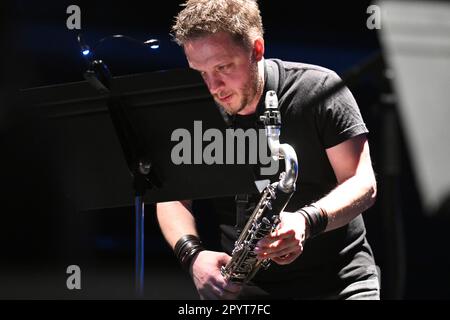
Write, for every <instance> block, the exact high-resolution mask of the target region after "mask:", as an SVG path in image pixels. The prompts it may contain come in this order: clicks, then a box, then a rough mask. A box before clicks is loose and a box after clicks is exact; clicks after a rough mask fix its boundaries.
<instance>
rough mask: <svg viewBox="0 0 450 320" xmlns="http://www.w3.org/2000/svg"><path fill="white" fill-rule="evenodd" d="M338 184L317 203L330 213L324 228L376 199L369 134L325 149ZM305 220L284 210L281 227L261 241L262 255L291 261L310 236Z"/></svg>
mask: <svg viewBox="0 0 450 320" xmlns="http://www.w3.org/2000/svg"><path fill="white" fill-rule="evenodd" d="M326 152H327V155H328V159H329V161H330V163H331V166H332V167H333V170H334V173H335V175H336V179H337V183H338V185H337V186H336V188H335V189H333V190H332V191H331V192H330V193H329V194H328V195H326V196H325V197H323V198H321V199H320V200H318V201H317V202H316V205H318V206H319V207H321V208H322V209H324V210H325V211H326V212H327V214H328V225H327V228H326V230H325V231H330V230H333V229H337V228H339V227H342V226H344V225H346V224H347V223H349V222H350V221H351V220H352V219H353V218H355V217H356V216H357V215H359V214H361V213H362V212H363V211H364V210H366V209H367V208H369V207H370V206H372V205H373V203H374V202H375V197H376V181H375V174H374V172H373V169H372V163H371V160H370V153H369V145H368V142H367V137H366V136H365V135H360V136H357V137H354V138H351V139H349V140H346V141H344V142H342V143H340V144H338V145H337V146H334V147H332V148H329V149H327V150H326ZM307 229H308V228H307V227H306V223H305V219H304V218H303V216H302V215H300V214H298V213H297V212H282V213H281V223H280V228H279V229H278V230H277V232H275V234H274V235H272V236H270V237H266V238H265V239H263V240H261V241H260V242H259V244H258V248H259V249H258V251H257V252H258V253H259V257H260V258H270V259H272V260H274V261H275V262H276V263H278V264H289V263H291V262H293V261H294V260H295V259H296V258H297V257H298V256H299V255H300V254H301V253H302V252H303V242H304V239H305V238H307V237H308V234H307V232H308V230H307Z"/></svg>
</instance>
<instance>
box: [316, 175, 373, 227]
mask: <svg viewBox="0 0 450 320" xmlns="http://www.w3.org/2000/svg"><path fill="white" fill-rule="evenodd" d="M375 198H376V181H375V178H374V177H362V176H358V175H355V176H353V177H351V178H349V179H348V180H346V181H344V182H343V183H341V184H340V185H338V186H337V187H336V188H335V189H334V190H333V191H331V192H330V193H329V194H328V195H326V196H325V197H323V198H322V199H320V200H319V201H316V202H315V204H316V205H317V206H319V207H320V208H322V209H323V210H325V211H326V213H327V215H328V224H327V228H326V230H325V232H326V231H330V230H334V229H337V228H340V227H342V226H344V225H346V224H348V223H349V222H350V221H351V220H352V219H354V218H355V217H356V216H358V215H359V214H361V213H362V212H363V211H365V210H366V209H368V208H369V207H371V206H372V205H373V203H374V202H375Z"/></svg>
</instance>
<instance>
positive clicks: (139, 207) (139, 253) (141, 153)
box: [84, 60, 156, 297]
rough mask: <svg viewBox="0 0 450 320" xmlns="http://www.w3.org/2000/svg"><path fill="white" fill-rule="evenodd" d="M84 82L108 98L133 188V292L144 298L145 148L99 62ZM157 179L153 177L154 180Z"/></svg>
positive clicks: (147, 167)
mask: <svg viewBox="0 0 450 320" xmlns="http://www.w3.org/2000/svg"><path fill="white" fill-rule="evenodd" d="M84 77H85V79H86V80H87V81H88V82H89V83H90V84H91V85H92V86H93V87H94V88H96V89H97V91H98V92H99V93H101V94H107V95H108V99H107V106H108V111H109V114H110V116H111V120H112V122H113V126H114V129H115V131H116V133H117V137H118V138H119V142H120V144H121V147H122V151H123V154H124V157H125V160H126V162H127V165H128V168H129V170H130V173H131V175H132V176H133V188H134V191H135V193H134V194H135V199H134V200H135V201H134V205H135V232H136V234H135V235H136V239H135V240H136V241H135V289H136V294H137V296H139V297H143V295H144V258H145V257H144V215H145V210H144V201H143V197H144V195H145V193H146V190H148V189H150V188H151V187H152V185H153V184H152V183H151V182H150V180H151V176H153V174H152V173H151V163H150V161H149V160H148V159H149V158H148V156H147V155H146V153H145V148H144V146H143V142H142V140H141V139H140V137H139V136H138V135H137V134H136V132H135V130H134V129H133V127H132V125H131V122H130V120H129V117H128V115H127V113H126V110H125V108H124V104H123V102H122V101H120V97H118V96H114V95H113V93H112V91H111V80H112V76H111V74H110V72H109V70H108V68H107V66H106V65H105V64H104V63H103V61H102V60H94V61H92V63H91V64H90V67H89V69H88V70H87V71H86V72H85V73H84ZM154 179H156V178H155V177H154V176H153V180H154Z"/></svg>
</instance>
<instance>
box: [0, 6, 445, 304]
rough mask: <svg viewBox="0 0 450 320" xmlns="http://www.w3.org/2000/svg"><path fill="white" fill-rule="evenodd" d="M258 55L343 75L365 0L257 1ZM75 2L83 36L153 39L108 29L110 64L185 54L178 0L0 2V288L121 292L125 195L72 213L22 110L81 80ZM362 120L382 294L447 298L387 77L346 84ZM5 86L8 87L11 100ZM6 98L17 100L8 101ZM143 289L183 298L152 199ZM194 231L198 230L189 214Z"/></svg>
mask: <svg viewBox="0 0 450 320" xmlns="http://www.w3.org/2000/svg"><path fill="white" fill-rule="evenodd" d="M260 2H261V4H260V8H261V11H262V16H263V23H264V26H265V40H266V57H267V58H271V57H276V58H280V59H284V60H292V61H302V62H306V63H312V64H318V65H322V66H325V67H328V68H330V69H333V70H335V71H336V72H338V74H341V75H342V74H344V73H345V71H346V70H348V69H349V68H352V67H354V66H357V65H358V64H359V63H361V62H362V61H363V60H364V59H366V58H367V57H368V56H369V55H370V54H372V53H374V52H376V51H378V50H379V49H380V45H379V42H378V38H377V33H376V31H374V30H368V29H367V28H366V20H367V18H368V14H367V13H366V9H367V7H368V5H369V4H370V2H369V1H358V2H354V3H352V4H351V5H350V4H347V5H346V6H344V4H343V3H342V2H338V3H333V2H325V1H298V2H296V3H295V4H294V3H293V2H290V1H276V2H274V1H260ZM71 4H76V5H78V6H80V8H81V32H82V33H83V34H84V36H85V38H86V41H87V43H89V44H91V45H92V44H94V43H95V42H96V41H98V40H99V39H100V38H102V37H104V36H108V35H111V34H125V35H128V36H131V37H134V38H137V39H140V40H145V39H149V38H154V37H156V38H158V39H160V42H161V48H160V49H159V50H158V51H152V52H150V51H147V50H145V49H143V48H142V47H140V46H137V45H135V44H132V43H129V42H126V41H122V42H121V41H116V42H109V43H105V45H104V46H102V47H101V48H99V50H98V51H97V54H98V55H99V56H101V57H102V58H103V59H104V60H105V61H107V62H108V65H109V66H110V69H111V71H112V72H113V74H114V75H126V74H133V73H143V72H152V71H156V70H164V69H173V68H180V67H181V68H184V67H186V66H187V64H186V61H185V58H184V56H183V54H182V51H181V49H180V48H178V47H177V46H176V44H175V43H173V42H172V41H171V40H170V36H169V34H168V33H169V30H170V26H171V24H172V21H173V16H174V15H175V14H176V13H177V12H178V10H179V4H180V2H179V1H166V2H164V3H162V2H156V1H154V2H152V1H147V2H138V1H126V2H120V3H111V2H107V1H74V2H67V1H58V2H53V1H14V2H12V1H10V2H8V1H6V2H5V1H2V3H1V15H2V16H1V20H0V21H1V28H2V29H1V30H2V33H1V37H2V38H1V51H2V60H1V66H2V70H3V72H2V76H1V99H2V107H1V111H0V134H1V136H0V143H1V144H0V147H1V155H2V157H1V160H0V164H1V166H0V169H1V176H0V178H1V186H2V198H1V199H2V201H1V203H0V212H1V219H0V249H1V250H0V252H1V253H0V298H3V299H10V298H12V299H15V298H26V299H28V298H31V299H41V298H44V299H54V298H69V299H71V298H133V297H134V295H133V262H134V260H133V259H134V258H133V255H134V251H133V248H134V225H133V224H134V215H133V207H132V206H127V207H123V208H109V209H107V208H105V209H101V210H91V211H79V210H77V209H76V207H75V206H74V205H73V204H72V203H71V201H70V199H69V198H68V197H67V195H65V194H64V192H62V191H61V189H60V188H59V187H58V184H57V183H56V177H54V172H53V170H52V168H53V166H54V163H53V161H54V159H52V153H51V148H50V146H49V145H46V144H45V143H44V141H49V139H50V140H51V138H52V137H48V136H46V134H47V132H46V128H45V122H37V121H34V119H33V118H29V117H28V116H27V112H26V111H27V110H28V109H29V107H30V105H29V104H24V103H21V102H20V94H19V95H17V92H19V90H20V89H25V88H32V87H39V86H47V85H54V84H61V83H66V82H74V81H82V80H83V77H82V73H83V71H84V69H85V64H84V60H83V58H82V56H81V54H80V51H79V47H78V44H77V42H76V34H77V32H78V31H77V30H68V29H67V28H66V19H67V18H68V14H66V8H67V7H68V6H69V5H71ZM351 89H352V92H353V93H354V95H355V97H356V99H357V101H358V103H359V106H360V108H361V112H362V114H363V116H364V118H365V120H366V123H367V125H368V127H369V130H370V132H371V133H370V143H371V154H372V159H373V163H374V168H375V171H376V172H377V177H378V184H379V195H378V201H377V203H376V205H375V206H374V207H373V208H371V209H370V210H368V211H367V212H366V213H365V214H364V217H365V219H366V224H367V228H368V238H369V241H371V243H372V246H373V249H374V251H375V256H376V259H377V262H378V264H379V265H380V267H381V270H382V285H383V286H382V295H383V298H385V299H402V298H405V299H448V298H449V297H450V274H449V272H448V270H450V257H449V253H448V252H449V250H448V249H447V248H446V245H445V243H446V242H447V241H446V238H445V234H446V233H445V231H446V230H447V228H448V226H449V215H448V214H444V213H438V214H435V215H432V216H429V215H426V214H425V212H424V211H423V209H422V206H421V203H420V197H419V194H418V192H417V185H416V181H415V174H414V172H413V171H412V170H411V166H410V159H409V155H408V150H407V148H406V147H405V143H404V138H405V137H403V134H402V130H401V119H398V118H397V113H396V107H395V104H393V105H392V104H386V103H381V102H380V97H381V96H382V95H383V94H384V95H386V94H389V92H390V91H389V85H388V83H386V82H385V81H383V79H382V77H380V75H379V74H369V75H364V76H363V77H361V79H360V80H359V81H358V83H357V84H356V85H355V86H354V87H352V88H351ZM17 98H19V99H17ZM18 101H19V102H18ZM146 209H147V212H146V220H145V227H146V252H145V253H146V295H145V297H146V298H151V299H177V298H179V299H184V298H186V299H191V298H195V297H196V296H195V290H194V288H193V286H192V284H191V282H190V279H189V278H188V276H187V275H185V274H184V273H182V271H181V269H180V268H179V266H178V265H177V262H176V260H175V258H174V257H173V254H172V252H171V250H170V249H169V247H168V246H167V245H166V243H165V242H164V240H163V238H162V235H161V234H160V231H159V227H158V226H157V223H156V220H155V218H154V208H153V206H152V205H147V207H146ZM199 228H200V230H201V232H202V233H203V234H204V237H205V239H208V237H210V236H211V234H210V233H208V229H207V228H205V227H204V226H202V225H200V226H199ZM72 264H75V265H79V266H80V267H81V269H82V290H80V291H69V290H67V288H66V285H65V281H66V278H67V276H68V275H67V274H66V268H67V266H69V265H72Z"/></svg>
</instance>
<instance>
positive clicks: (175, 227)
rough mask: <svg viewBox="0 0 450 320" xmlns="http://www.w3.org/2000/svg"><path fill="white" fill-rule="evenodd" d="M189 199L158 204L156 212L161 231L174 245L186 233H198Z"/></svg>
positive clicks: (171, 244)
mask: <svg viewBox="0 0 450 320" xmlns="http://www.w3.org/2000/svg"><path fill="white" fill-rule="evenodd" d="M190 210H191V209H190V202H189V201H183V202H181V201H171V202H161V203H158V204H157V205H156V214H157V218H158V222H159V226H160V228H161V231H162V233H163V235H164V237H165V238H166V241H167V242H168V243H169V245H170V246H171V247H172V249H173V248H174V247H175V244H176V242H177V241H178V240H179V239H180V238H181V237H182V236H184V235H186V234H192V235H197V230H196V227H195V219H194V217H193V215H192V213H191V211H190Z"/></svg>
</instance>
